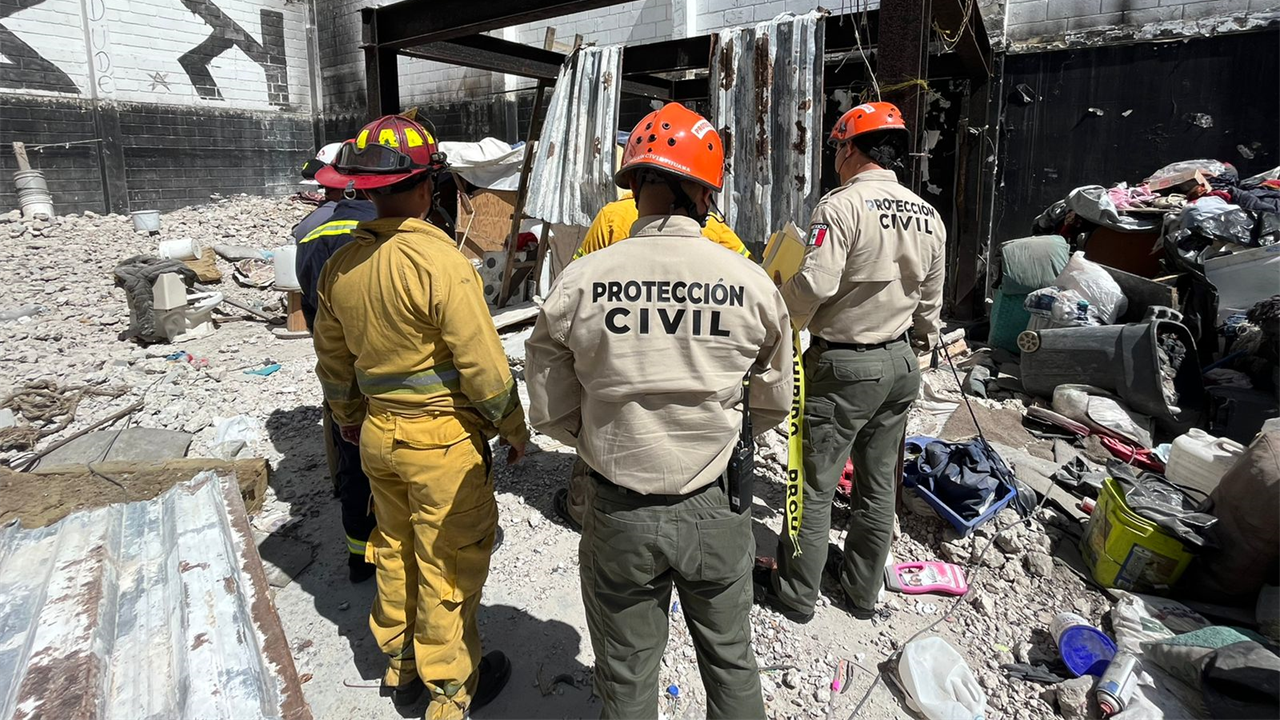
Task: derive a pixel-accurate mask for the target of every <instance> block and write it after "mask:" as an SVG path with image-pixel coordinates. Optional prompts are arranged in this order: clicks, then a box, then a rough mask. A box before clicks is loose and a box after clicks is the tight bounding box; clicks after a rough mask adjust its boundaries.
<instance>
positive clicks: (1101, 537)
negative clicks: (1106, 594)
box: [1080, 465, 1192, 591]
mask: <svg viewBox="0 0 1280 720" xmlns="http://www.w3.org/2000/svg"><path fill="white" fill-rule="evenodd" d="M1117 467H1123V466H1119V465H1113V466H1112V468H1113V472H1114V469H1115V468H1117ZM1080 554H1081V555H1083V556H1084V562H1085V565H1086V566H1087V567H1088V568H1089V570H1090V573H1091V574H1092V575H1093V579H1094V580H1096V581H1097V582H1098V583H1099V584H1101V585H1102V586H1104V587H1114V588H1120V589H1121V590H1140V591H1146V590H1152V589H1156V588H1167V587H1169V586H1171V585H1173V583H1175V582H1177V580H1178V578H1180V577H1182V573H1183V572H1185V571H1186V569H1187V566H1188V565H1190V564H1191V558H1192V555H1191V553H1189V552H1187V549H1186V548H1185V547H1184V546H1183V544H1182V542H1181V541H1180V540H1178V539H1177V538H1176V537H1174V536H1173V535H1170V534H1168V533H1166V532H1165V531H1164V530H1163V529H1161V528H1160V527H1158V526H1157V525H1156V524H1155V523H1153V522H1150V521H1149V520H1146V519H1145V518H1143V517H1141V516H1139V515H1138V514H1137V513H1135V512H1134V511H1133V510H1132V509H1130V508H1129V506H1128V505H1126V504H1125V500H1124V490H1123V489H1122V488H1121V487H1120V483H1118V482H1116V481H1115V480H1114V479H1112V478H1107V479H1106V481H1105V482H1103V484H1102V493H1101V494H1100V495H1099V496H1098V506H1097V508H1096V509H1095V510H1094V511H1093V513H1092V514H1091V516H1090V518H1089V524H1088V525H1087V526H1086V527H1085V532H1084V537H1083V539H1081V541H1080Z"/></svg>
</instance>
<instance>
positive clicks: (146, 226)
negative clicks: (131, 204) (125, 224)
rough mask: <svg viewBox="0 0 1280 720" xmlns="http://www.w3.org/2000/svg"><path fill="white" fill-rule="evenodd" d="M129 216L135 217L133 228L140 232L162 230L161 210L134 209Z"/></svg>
mask: <svg viewBox="0 0 1280 720" xmlns="http://www.w3.org/2000/svg"><path fill="white" fill-rule="evenodd" d="M129 217H131V218H133V229H134V230H137V231H138V232H145V233H157V232H160V211H159V210H134V211H133V212H131V213H129Z"/></svg>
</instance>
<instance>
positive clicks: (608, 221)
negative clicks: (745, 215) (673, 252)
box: [573, 193, 751, 260]
mask: <svg viewBox="0 0 1280 720" xmlns="http://www.w3.org/2000/svg"><path fill="white" fill-rule="evenodd" d="M639 219H640V211H639V210H637V209H636V201H635V198H633V197H630V193H627V197H624V198H623V199H621V200H618V201H616V202H611V203H609V204H608V205H605V206H604V207H602V208H600V212H598V213H596V217H595V219H594V220H592V221H591V227H589V228H587V235H586V237H584V238H582V245H581V247H579V248H578V251H577V252H575V253H574V254H573V259H574V260H577V259H578V258H580V257H583V256H586V255H590V254H591V253H593V252H595V251H597V250H603V249H605V248H607V247H609V246H610V245H612V244H614V243H616V242H618V241H620V240H626V239H627V238H628V237H630V236H631V226H632V225H635V224H636V220H639ZM702 236H703V237H705V238H706V239H708V240H710V241H712V242H714V243H716V244H717V245H723V246H725V247H727V248H729V249H730V250H732V251H734V252H736V253H738V254H739V255H741V256H743V257H745V258H750V257H751V253H750V252H748V251H747V246H746V245H743V244H742V239H741V238H739V237H738V234H737V233H735V232H734V231H733V229H732V228H730V227H729V226H728V225H726V224H725V223H724V219H723V218H721V217H720V216H718V215H716V214H715V213H709V214H708V215H707V224H706V225H704V226H703V227H702Z"/></svg>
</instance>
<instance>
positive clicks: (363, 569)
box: [347, 553, 378, 585]
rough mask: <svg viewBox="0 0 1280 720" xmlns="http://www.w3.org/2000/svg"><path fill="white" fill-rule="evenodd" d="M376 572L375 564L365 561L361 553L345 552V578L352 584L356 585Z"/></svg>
mask: <svg viewBox="0 0 1280 720" xmlns="http://www.w3.org/2000/svg"><path fill="white" fill-rule="evenodd" d="M377 572H378V568H377V566H375V565H373V564H372V563H368V562H365V559H364V556H363V555H357V554H355V553H347V579H349V580H350V581H351V584H352V585H358V584H360V583H362V582H364V581H365V580H368V579H369V578H371V577H373V576H374V574H376V573H377Z"/></svg>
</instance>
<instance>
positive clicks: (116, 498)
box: [0, 458, 270, 527]
mask: <svg viewBox="0 0 1280 720" xmlns="http://www.w3.org/2000/svg"><path fill="white" fill-rule="evenodd" d="M206 470H209V471H213V472H215V473H218V474H230V473H234V474H235V476H236V483H237V484H238V485H239V486H240V496H241V497H242V498H244V505H245V510H246V511H248V512H250V513H254V512H257V511H259V510H261V509H262V501H263V498H264V497H265V496H266V492H267V482H268V480H269V479H270V468H269V466H268V465H267V461H266V460H265V459H263V458H250V459H247V460H219V459H216V458H182V459H179V460H164V461H160V462H102V463H92V464H91V465H63V466H60V467H42V468H39V469H38V470H34V471H32V472H13V471H11V470H8V469H4V468H0V495H3V496H4V497H5V498H6V504H5V507H4V508H3V509H0V525H3V524H4V523H6V522H8V521H10V520H13V519H21V520H22V521H23V524H24V525H26V526H27V527H41V526H43V525H47V524H51V523H55V522H57V521H58V520H60V519H62V518H63V517H66V516H67V515H70V514H71V513H73V512H76V511H79V510H86V509H90V508H94V507H101V506H103V505H107V504H110V503H116V502H123V501H128V502H132V501H135V500H150V499H151V498H154V497H156V496H157V495H159V494H160V493H162V492H164V491H165V490H168V489H169V488H170V487H173V486H174V485H175V484H177V483H180V482H185V481H187V480H190V479H191V478H192V477H195V475H196V474H197V473H200V472H203V471H206ZM33 488H38V489H39V491H38V492H33V491H32V489H33Z"/></svg>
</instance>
